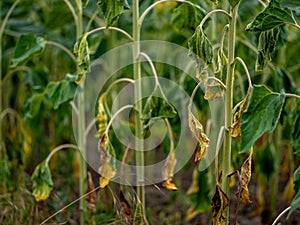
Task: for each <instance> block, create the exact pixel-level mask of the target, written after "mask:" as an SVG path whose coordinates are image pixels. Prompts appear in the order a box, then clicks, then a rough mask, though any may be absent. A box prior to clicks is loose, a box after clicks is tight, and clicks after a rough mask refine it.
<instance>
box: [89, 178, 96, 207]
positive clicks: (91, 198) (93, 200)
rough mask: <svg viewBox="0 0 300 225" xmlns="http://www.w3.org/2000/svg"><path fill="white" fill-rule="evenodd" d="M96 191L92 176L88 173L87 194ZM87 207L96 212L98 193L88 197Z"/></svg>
mask: <svg viewBox="0 0 300 225" xmlns="http://www.w3.org/2000/svg"><path fill="white" fill-rule="evenodd" d="M94 189H95V185H94V182H93V179H92V175H91V173H90V172H88V189H87V193H89V192H91V191H93V190H94ZM87 203H88V204H87V205H88V208H89V209H91V210H92V211H93V212H96V205H95V203H96V193H95V192H92V193H90V194H89V195H88V196H87Z"/></svg>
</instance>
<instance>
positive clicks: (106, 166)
mask: <svg viewBox="0 0 300 225" xmlns="http://www.w3.org/2000/svg"><path fill="white" fill-rule="evenodd" d="M103 139H105V140H103ZM112 150H113V149H112V146H111V144H110V143H109V140H108V138H107V137H106V136H105V135H104V136H103V138H102V139H101V140H100V141H99V143H98V151H99V153H100V167H99V168H98V173H99V174H100V175H101V177H100V180H99V183H100V187H101V188H104V187H106V186H107V185H108V183H109V180H111V179H112V178H113V177H114V176H115V175H116V171H115V170H114V169H113V167H112V166H111V164H110V157H109V155H108V154H107V151H108V152H110V151H112Z"/></svg>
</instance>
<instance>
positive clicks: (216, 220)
mask: <svg viewBox="0 0 300 225" xmlns="http://www.w3.org/2000/svg"><path fill="white" fill-rule="evenodd" d="M228 205H229V198H228V197H227V195H226V194H225V193H224V192H223V191H222V189H221V187H220V185H219V184H217V185H216V193H215V195H214V196H213V198H212V212H213V225H227V218H226V217H225V216H224V210H225V209H226V207H227V206H228Z"/></svg>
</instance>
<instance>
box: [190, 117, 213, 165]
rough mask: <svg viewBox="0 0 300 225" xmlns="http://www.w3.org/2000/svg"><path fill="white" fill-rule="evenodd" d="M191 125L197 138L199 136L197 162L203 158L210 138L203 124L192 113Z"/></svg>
mask: <svg viewBox="0 0 300 225" xmlns="http://www.w3.org/2000/svg"><path fill="white" fill-rule="evenodd" d="M189 127H190V129H191V131H192V133H193V135H194V136H195V138H197V140H198V142H199V145H200V146H199V149H198V150H197V152H196V155H195V162H197V161H199V160H200V159H201V158H202V156H203V154H204V153H205V151H206V148H207V147H208V144H209V139H208V137H207V136H206V134H205V133H204V129H203V126H202V124H201V123H200V122H199V121H198V120H197V119H196V118H195V117H194V115H193V114H192V113H189Z"/></svg>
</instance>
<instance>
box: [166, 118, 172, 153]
mask: <svg viewBox="0 0 300 225" xmlns="http://www.w3.org/2000/svg"><path fill="white" fill-rule="evenodd" d="M165 123H166V124H167V128H168V132H169V139H170V151H174V136H173V131H172V127H171V124H170V122H169V120H168V119H165Z"/></svg>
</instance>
